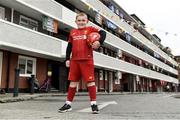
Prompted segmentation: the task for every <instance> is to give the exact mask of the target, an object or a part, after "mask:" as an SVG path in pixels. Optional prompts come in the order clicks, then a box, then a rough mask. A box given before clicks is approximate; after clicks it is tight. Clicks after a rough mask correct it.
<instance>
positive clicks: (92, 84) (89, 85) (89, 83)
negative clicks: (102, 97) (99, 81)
mask: <svg viewBox="0 0 180 120" xmlns="http://www.w3.org/2000/svg"><path fill="white" fill-rule="evenodd" d="M95 85H96V84H95V82H88V83H87V87H91V86H95Z"/></svg>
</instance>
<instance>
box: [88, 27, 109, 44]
mask: <svg viewBox="0 0 180 120" xmlns="http://www.w3.org/2000/svg"><path fill="white" fill-rule="evenodd" d="M90 28H91V31H93V32H98V33H99V34H100V36H101V37H100V39H99V42H100V44H101V45H102V44H103V43H104V40H105V39H106V32H105V31H104V30H101V28H100V27H90Z"/></svg>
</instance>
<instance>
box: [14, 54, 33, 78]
mask: <svg viewBox="0 0 180 120" xmlns="http://www.w3.org/2000/svg"><path fill="white" fill-rule="evenodd" d="M20 59H25V60H26V65H25V73H24V74H21V73H20V77H31V75H32V74H33V75H36V58H32V57H27V56H21V55H20V56H19V57H18V68H19V60H20ZM28 60H32V62H33V63H32V74H29V73H27V61H28Z"/></svg>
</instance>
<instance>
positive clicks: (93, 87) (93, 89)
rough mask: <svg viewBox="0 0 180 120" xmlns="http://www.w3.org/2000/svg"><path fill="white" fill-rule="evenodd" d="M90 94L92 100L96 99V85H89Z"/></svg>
mask: <svg viewBox="0 0 180 120" xmlns="http://www.w3.org/2000/svg"><path fill="white" fill-rule="evenodd" d="M88 91H89V96H90V100H91V101H96V86H95V85H94V86H89V87H88Z"/></svg>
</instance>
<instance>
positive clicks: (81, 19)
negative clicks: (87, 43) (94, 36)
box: [75, 15, 88, 28]
mask: <svg viewBox="0 0 180 120" xmlns="http://www.w3.org/2000/svg"><path fill="white" fill-rule="evenodd" d="M75 22H76V24H77V27H78V28H84V27H86V25H87V23H88V19H87V16H85V15H84V16H78V17H77V19H76V21H75Z"/></svg>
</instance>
